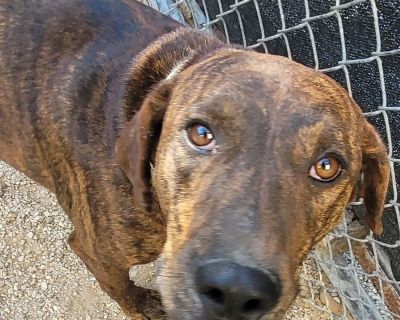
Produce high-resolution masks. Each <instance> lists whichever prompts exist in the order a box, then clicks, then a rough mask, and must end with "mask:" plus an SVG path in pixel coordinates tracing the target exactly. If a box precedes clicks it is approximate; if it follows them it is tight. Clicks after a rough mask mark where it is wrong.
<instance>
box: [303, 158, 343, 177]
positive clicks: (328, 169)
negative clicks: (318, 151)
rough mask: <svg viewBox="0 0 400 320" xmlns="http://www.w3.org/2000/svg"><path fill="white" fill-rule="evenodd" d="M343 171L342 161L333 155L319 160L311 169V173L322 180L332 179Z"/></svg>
mask: <svg viewBox="0 0 400 320" xmlns="http://www.w3.org/2000/svg"><path fill="white" fill-rule="evenodd" d="M341 172H342V165H341V164H340V161H339V160H338V159H336V158H335V157H333V156H327V157H325V158H323V159H320V160H318V161H317V162H316V163H314V164H313V166H312V167H311V169H310V172H309V175H310V176H311V177H312V178H314V179H317V180H320V181H332V180H333V179H335V178H336V177H337V176H339V174H340V173H341Z"/></svg>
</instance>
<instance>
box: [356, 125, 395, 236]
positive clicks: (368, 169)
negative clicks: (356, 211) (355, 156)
mask: <svg viewBox="0 0 400 320" xmlns="http://www.w3.org/2000/svg"><path fill="white" fill-rule="evenodd" d="M362 139H363V140H362V171H363V176H364V178H363V181H362V186H361V196H362V197H363V198H364V204H365V209H366V213H365V220H366V224H367V225H368V227H369V228H370V229H371V230H372V231H373V232H374V233H375V234H376V235H381V234H382V232H383V226H382V214H383V206H384V204H385V199H386V192H387V188H388V184H389V178H390V167H389V160H388V155H387V153H386V147H385V145H384V143H383V142H382V140H381V139H380V137H379V135H378V134H377V132H376V131H375V129H374V127H373V126H372V125H371V124H369V123H368V122H367V121H366V120H365V121H364V129H363V136H362Z"/></svg>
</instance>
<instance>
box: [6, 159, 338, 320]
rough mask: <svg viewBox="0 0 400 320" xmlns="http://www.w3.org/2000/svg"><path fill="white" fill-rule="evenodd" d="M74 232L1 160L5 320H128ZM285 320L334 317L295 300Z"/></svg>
mask: <svg viewBox="0 0 400 320" xmlns="http://www.w3.org/2000/svg"><path fill="white" fill-rule="evenodd" d="M71 230H72V226H71V224H70V223H69V221H68V220H67V218H66V215H65V214H64V213H63V212H62V210H61V209H60V207H59V206H58V204H57V202H56V199H55V197H54V195H52V194H50V193H49V192H47V191H46V190H45V189H44V188H42V187H40V186H38V185H36V184H35V183H34V182H33V181H31V180H29V179H28V178H26V177H25V176H24V175H22V174H20V173H18V172H17V171H15V170H14V169H13V168H11V167H9V166H7V165H6V164H4V163H3V162H1V161H0V319H1V320H20V319H21V320H23V319H24V320H25V319H35V320H41V319H43V320H48V319H54V320H63V319H71V320H80V319H83V320H90V319H115V320H123V319H127V318H126V317H125V316H124V315H123V314H122V312H121V311H120V309H119V307H118V305H117V304H116V303H115V302H114V301H112V300H111V299H110V298H109V297H108V296H107V295H106V294H105V293H103V292H102V291H101V289H100V287H99V285H98V284H97V282H96V280H95V279H94V277H93V276H92V275H91V274H90V272H89V271H88V270H87V269H86V268H85V266H84V265H83V263H82V262H81V261H80V260H79V258H78V257H77V256H75V254H74V253H73V252H72V251H71V250H70V248H69V247H68V244H67V237H68V234H69V233H70V232H71ZM138 273H139V274H138ZM135 274H136V277H139V278H140V279H142V281H145V282H146V281H150V280H151V278H152V277H153V271H152V270H149V269H148V268H144V271H143V268H142V269H141V270H140V271H139V272H136V273H135ZM286 319H292V320H296V319H305V320H307V319H320V320H324V319H331V318H330V317H329V316H328V315H327V314H325V313H323V312H319V311H317V310H316V309H315V308H314V307H312V306H310V305H309V304H308V303H307V302H305V301H304V300H302V299H297V300H296V302H295V304H294V305H293V306H292V308H291V310H290V311H289V312H288V313H287V315H286Z"/></svg>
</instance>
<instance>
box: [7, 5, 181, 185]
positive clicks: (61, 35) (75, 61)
mask: <svg viewBox="0 0 400 320" xmlns="http://www.w3.org/2000/svg"><path fill="white" fill-rule="evenodd" d="M177 26H178V24H177V23H174V22H173V21H171V20H169V19H167V18H165V17H163V16H161V15H159V14H158V13H157V12H155V11H153V10H151V9H149V8H147V7H145V6H143V5H141V4H140V3H137V2H135V1H125V2H121V1H113V0H80V1H78V0H62V1H52V0H39V1H23V0H15V1H6V0H1V2H0V86H1V88H0V155H1V156H0V159H2V160H5V161H6V162H8V163H9V164H11V165H13V166H14V167H16V168H17V169H18V170H20V171H22V172H24V173H26V174H27V175H28V176H30V177H31V178H33V179H34V180H36V181H38V182H40V183H41V184H43V185H44V186H46V187H47V188H49V189H51V190H53V191H54V188H55V186H54V179H56V178H57V177H54V172H57V171H58V170H57V163H59V162H60V161H79V162H81V161H80V160H82V163H90V161H91V160H93V159H99V157H109V156H110V155H111V153H112V150H109V149H107V146H112V145H113V143H109V142H110V141H109V140H110V139H111V140H113V139H115V135H116V134H117V132H118V130H119V128H120V126H121V122H120V117H123V114H122V112H121V110H120V109H119V108H120V107H119V106H116V105H115V100H116V99H118V97H119V96H121V95H122V94H123V92H122V90H123V88H121V86H120V81H122V79H120V77H117V76H115V75H116V74H124V72H121V70H123V69H126V68H127V67H129V65H130V63H131V60H132V58H133V57H134V56H135V55H136V54H137V53H138V52H140V51H141V50H142V49H143V48H144V47H145V46H146V45H147V44H148V43H149V42H151V41H152V40H154V39H155V38H157V37H158V36H160V35H161V34H162V33H164V32H168V31H170V30H173V29H175V28H176V27H177ZM110 44H112V45H110ZM109 101H114V103H112V104H109V103H108V102H109ZM88 119H96V121H95V122H93V121H91V122H90V121H88ZM121 120H122V119H121ZM75 142H77V143H76V144H77V145H79V146H82V147H83V148H84V150H82V153H80V151H79V148H78V150H77V147H76V146H75V147H74V148H71V144H74V143H75ZM89 143H90V146H91V148H90V149H88V148H86V147H85V145H88V144H89ZM72 153H74V154H72ZM82 157H84V158H85V159H82ZM69 158H71V159H69ZM72 158H73V159H72ZM50 166H51V167H52V168H51V170H49V167H50ZM50 171H51V172H52V173H51V174H50Z"/></svg>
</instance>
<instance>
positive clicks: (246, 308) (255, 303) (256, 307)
mask: <svg viewBox="0 0 400 320" xmlns="http://www.w3.org/2000/svg"><path fill="white" fill-rule="evenodd" d="M262 309H263V302H262V301H261V300H260V299H250V300H249V301H247V302H246V303H245V304H244V305H243V308H242V311H243V313H251V312H255V311H260V310H262Z"/></svg>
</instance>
